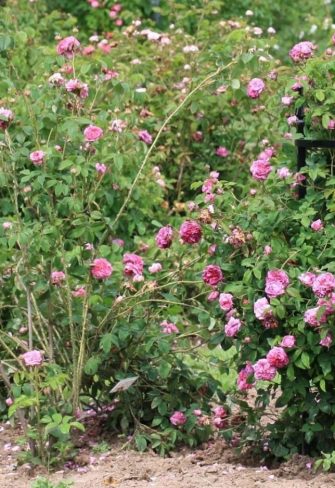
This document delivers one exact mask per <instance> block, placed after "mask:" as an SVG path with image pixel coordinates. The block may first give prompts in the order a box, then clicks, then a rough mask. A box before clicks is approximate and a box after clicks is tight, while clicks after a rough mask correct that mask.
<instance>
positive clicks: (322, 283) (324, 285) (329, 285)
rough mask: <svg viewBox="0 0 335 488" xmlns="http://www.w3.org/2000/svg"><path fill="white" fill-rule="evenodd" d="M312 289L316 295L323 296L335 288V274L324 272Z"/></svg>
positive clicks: (317, 278) (315, 281) (316, 279)
mask: <svg viewBox="0 0 335 488" xmlns="http://www.w3.org/2000/svg"><path fill="white" fill-rule="evenodd" d="M312 290H313V292H314V293H315V295H316V296H318V297H320V298H323V297H325V296H326V295H328V294H329V293H331V292H333V291H334V290H335V276H334V275H333V274H332V273H322V274H320V275H319V276H317V277H316V278H315V280H314V282H313V285H312Z"/></svg>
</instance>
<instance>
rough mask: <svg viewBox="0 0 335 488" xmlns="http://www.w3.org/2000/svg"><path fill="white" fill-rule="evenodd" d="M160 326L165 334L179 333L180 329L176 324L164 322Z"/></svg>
mask: <svg viewBox="0 0 335 488" xmlns="http://www.w3.org/2000/svg"><path fill="white" fill-rule="evenodd" d="M160 326H161V327H162V332H163V334H178V332H179V329H178V327H177V326H176V324H173V323H172V322H168V321H167V320H163V322H161V324H160Z"/></svg>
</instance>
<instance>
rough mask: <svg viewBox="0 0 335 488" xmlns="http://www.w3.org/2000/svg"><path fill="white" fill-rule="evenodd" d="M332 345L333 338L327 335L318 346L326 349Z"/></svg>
mask: <svg viewBox="0 0 335 488" xmlns="http://www.w3.org/2000/svg"><path fill="white" fill-rule="evenodd" d="M332 343H333V336H332V335H331V334H327V335H326V336H325V337H324V338H323V339H321V340H320V342H319V344H320V346H323V347H328V349H329V348H330V346H331V345H332Z"/></svg>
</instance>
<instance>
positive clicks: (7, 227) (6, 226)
mask: <svg viewBox="0 0 335 488" xmlns="http://www.w3.org/2000/svg"><path fill="white" fill-rule="evenodd" d="M12 227H13V224H12V223H11V222H4V223H3V224H2V228H3V229H5V230H8V229H11V228H12Z"/></svg>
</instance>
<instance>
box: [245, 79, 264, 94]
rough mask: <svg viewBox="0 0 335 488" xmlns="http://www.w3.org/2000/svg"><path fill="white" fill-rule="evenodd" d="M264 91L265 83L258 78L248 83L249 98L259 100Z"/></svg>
mask: <svg viewBox="0 0 335 488" xmlns="http://www.w3.org/2000/svg"><path fill="white" fill-rule="evenodd" d="M264 89H265V83H264V81H263V80H261V79H260V78H253V79H252V80H250V81H249V83H248V88H247V94H248V97H250V98H259V97H260V95H261V93H262V92H263V91H264Z"/></svg>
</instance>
